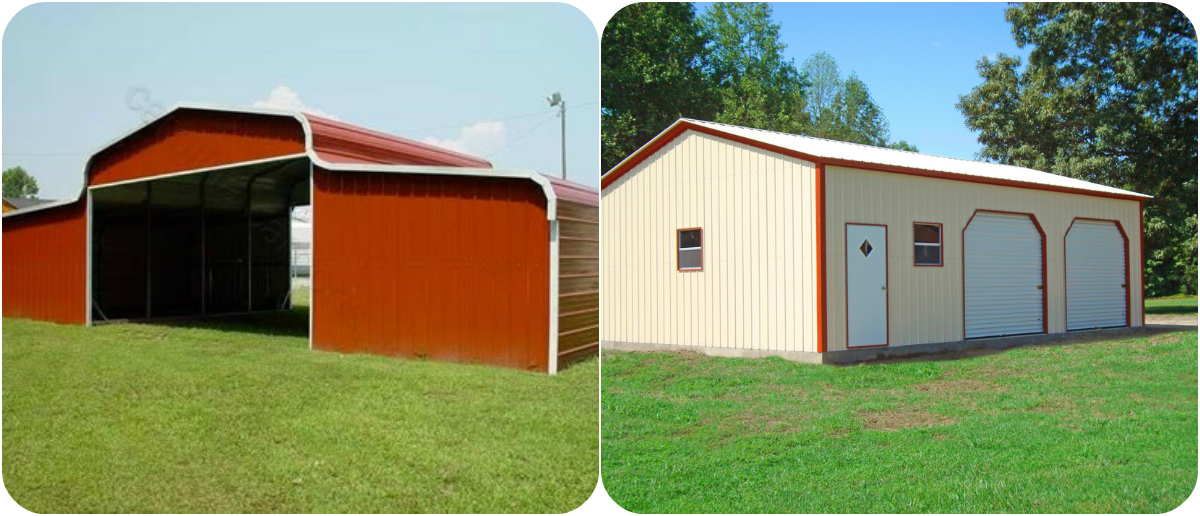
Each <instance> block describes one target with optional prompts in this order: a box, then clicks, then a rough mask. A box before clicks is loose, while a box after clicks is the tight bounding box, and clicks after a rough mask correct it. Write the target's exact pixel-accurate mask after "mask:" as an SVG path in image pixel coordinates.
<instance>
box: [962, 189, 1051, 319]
mask: <svg viewBox="0 0 1200 516" xmlns="http://www.w3.org/2000/svg"><path fill="white" fill-rule="evenodd" d="M981 211H982V212H988V213H1007V214H1009V215H1026V216H1028V217H1029V220H1031V221H1033V227H1035V228H1037V230H1038V233H1039V234H1041V235H1042V333H1050V317H1049V315H1050V312H1049V310H1048V305H1049V300H1050V298H1049V296H1048V295H1047V292H1049V290H1050V287H1049V285H1047V283H1048V282H1047V281H1046V278H1047V274H1046V273H1047V271H1046V261H1047V257H1046V231H1044V230H1043V229H1042V224H1041V223H1040V222H1038V219H1037V215H1034V214H1032V213H1028V212H1023V211H1004V210H984V209H976V210H975V213H972V214H971V218H969V219H967V223H966V225H964V226H963V229H962V247H963V252H962V276H963V279H962V300H963V312H962V314H963V316H962V335H963V340H966V338H967V228H969V227H971V221H973V220H975V216H976V215H978V214H979V212H981Z"/></svg>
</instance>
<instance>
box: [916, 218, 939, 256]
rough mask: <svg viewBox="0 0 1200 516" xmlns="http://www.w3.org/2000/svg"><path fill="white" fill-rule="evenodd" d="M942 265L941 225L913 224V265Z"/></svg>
mask: <svg viewBox="0 0 1200 516" xmlns="http://www.w3.org/2000/svg"><path fill="white" fill-rule="evenodd" d="M941 264H942V225H941V224H929V223H923V222H917V223H914V224H913V265H918V266H921V265H924V266H940V265H941Z"/></svg>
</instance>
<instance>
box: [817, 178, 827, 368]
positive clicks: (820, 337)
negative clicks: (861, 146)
mask: <svg viewBox="0 0 1200 516" xmlns="http://www.w3.org/2000/svg"><path fill="white" fill-rule="evenodd" d="M814 177H815V181H816V187H815V188H814V189H815V190H816V209H817V221H816V229H817V235H816V237H817V238H816V240H817V252H816V255H817V352H818V353H824V352H825V350H826V349H828V347H829V310H828V307H827V306H826V305H828V303H829V294H828V291H827V288H828V287H827V283H828V281H827V280H828V279H829V276H827V272H826V267H825V262H826V261H827V260H826V258H827V257H826V256H825V165H824V164H823V163H817V164H816V174H815V175H814Z"/></svg>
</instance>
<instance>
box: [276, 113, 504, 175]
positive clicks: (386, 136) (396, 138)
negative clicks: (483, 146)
mask: <svg viewBox="0 0 1200 516" xmlns="http://www.w3.org/2000/svg"><path fill="white" fill-rule="evenodd" d="M298 114H299V115H300V116H301V117H303V118H304V119H305V121H306V122H307V121H308V118H309V117H310V116H311V117H315V118H318V119H319V120H318V123H323V124H327V125H335V126H336V127H338V128H339V129H343V130H345V131H349V132H352V133H355V134H360V135H364V136H370V137H372V138H379V139H382V140H388V141H391V142H397V143H404V144H409V145H414V146H417V147H420V148H422V149H426V150H429V151H431V152H439V153H443V154H447V155H450V156H455V157H458V158H463V159H467V160H471V161H481V162H484V163H487V164H489V165H491V164H492V162H491V161H489V160H487V159H486V158H481V157H479V156H472V155H470V154H466V153H463V152H458V151H456V150H453V149H447V148H445V147H440V146H437V145H432V144H429V143H425V142H422V141H420V140H417V139H414V138H408V137H405V136H400V135H398V134H391V133H387V132H384V131H380V130H377V129H371V128H370V127H365V126H361V125H355V124H351V123H348V122H342V121H341V120H333V119H330V118H327V117H323V116H320V115H311V114H309V113H304V112H298ZM324 137H325V138H330V139H334V140H338V141H343V142H350V143H353V140H350V139H347V138H339V137H337V136H328V135H327V136H324Z"/></svg>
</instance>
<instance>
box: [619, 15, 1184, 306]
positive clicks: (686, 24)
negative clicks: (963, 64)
mask: <svg viewBox="0 0 1200 516" xmlns="http://www.w3.org/2000/svg"><path fill="white" fill-rule="evenodd" d="M1005 17H1006V19H1007V21H1008V22H1009V24H1010V25H1011V28H1012V34H1013V38H1014V40H1015V41H1016V43H1017V45H1018V46H1019V47H1022V48H1024V47H1029V48H1030V54H1029V59H1028V62H1022V60H1021V59H1020V58H1019V57H1013V56H1006V55H1003V54H1000V55H998V57H997V58H996V59H994V60H993V59H989V58H987V57H984V58H982V59H981V60H980V61H979V62H978V63H977V69H978V70H979V75H980V77H981V78H982V79H983V83H982V84H980V85H979V86H977V87H975V88H973V89H972V90H971V91H970V92H968V93H966V94H965V95H963V96H961V97H960V98H959V102H958V103H957V105H956V107H957V108H958V110H959V111H960V112H961V113H962V114H963V117H964V122H965V124H966V126H967V127H968V128H970V129H971V130H972V131H975V132H977V133H978V141H979V143H980V144H982V146H983V148H982V150H981V151H979V152H978V153H977V155H976V157H977V158H978V159H980V160H984V161H990V162H996V163H1004V164H1010V165H1016V166H1023V167H1029V168H1033V169H1036V170H1042V171H1047V172H1052V173H1055V174H1060V175H1065V176H1069V177H1075V178H1079V179H1083V180H1086V181H1091V182H1094V183H1099V184H1104V185H1109V186H1114V187H1117V188H1123V189H1127V190H1133V191H1136V192H1141V193H1145V194H1149V195H1153V196H1154V198H1153V199H1151V200H1149V201H1147V202H1145V203H1144V213H1143V221H1144V226H1145V245H1146V249H1145V253H1146V270H1145V278H1146V293H1147V295H1148V296H1150V297H1157V296H1164V295H1172V294H1195V293H1196V283H1197V202H1196V199H1197V190H1196V178H1197V170H1198V162H1197V137H1196V135H1197V99H1196V96H1197V80H1196V77H1197V54H1196V48H1197V41H1196V30H1195V27H1194V26H1193V25H1192V24H1191V22H1190V21H1189V20H1188V18H1187V16H1185V15H1184V14H1183V13H1182V12H1180V11H1179V10H1178V9H1175V8H1174V7H1171V6H1169V5H1166V4H1161V3H1159V4H1154V3H1136V4H1118V3H1071V4H1060V3H1026V4H1016V5H1014V6H1012V7H1010V8H1008V9H1007V10H1006V11H1005ZM779 31H780V25H779V24H777V23H773V22H772V21H771V7H770V6H769V5H767V4H762V3H752V4H742V3H716V4H713V5H712V6H711V7H710V8H709V9H707V10H706V11H705V12H704V14H703V15H697V13H696V8H695V6H693V5H692V4H689V3H640V4H633V5H630V6H627V7H625V8H624V9H622V10H621V11H620V12H618V13H617V14H616V15H614V16H613V18H612V20H611V21H609V23H608V25H607V27H606V28H605V31H604V36H603V42H602V45H601V81H602V82H601V159H602V166H603V170H605V171H607V170H609V169H611V168H612V167H614V166H616V164H617V163H619V162H620V161H621V160H622V159H624V158H625V157H626V156H628V155H629V154H631V153H633V151H635V150H636V149H637V148H638V147H640V146H641V145H643V144H644V143H646V142H647V141H649V140H650V139H651V138H653V137H654V136H655V135H657V134H658V133H659V132H661V131H662V130H663V129H665V128H666V127H667V126H669V125H670V124H671V123H672V122H674V121H675V120H676V119H678V118H697V119H702V120H711V121H715V122H722V123H728V124H733V125H740V126H746V127H754V128H758V129H768V130H774V131H781V132H787V133H793V134H804V135H809V136H817V137H822V138H830V139H836V140H843V141H850V142H856V143H864V144H868V145H876V146H888V147H893V148H899V149H903V150H911V151H916V150H917V149H916V147H915V146H913V145H910V144H908V143H906V142H904V141H892V140H891V135H890V131H889V129H888V122H887V118H886V117H884V115H883V110H882V109H881V108H880V107H879V105H878V104H877V103H876V102H875V101H874V99H872V98H871V94H870V90H869V89H868V88H867V85H866V84H865V83H863V81H862V80H860V79H859V78H858V77H857V76H856V75H855V74H854V73H851V74H850V75H849V77H843V76H842V74H841V72H840V70H839V69H838V66H837V63H836V61H835V60H834V59H833V58H832V57H830V56H829V55H828V54H825V53H817V54H814V55H813V56H812V57H810V58H808V59H807V60H806V61H805V62H804V63H803V64H802V65H801V66H799V67H797V66H796V65H795V63H794V62H793V61H792V60H790V59H785V58H784V55H783V51H784V49H785V46H784V45H783V43H781V41H780V38H779ZM1127 231H1136V230H1135V229H1133V228H1127ZM1131 237H1133V238H1137V236H1136V235H1131Z"/></svg>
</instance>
